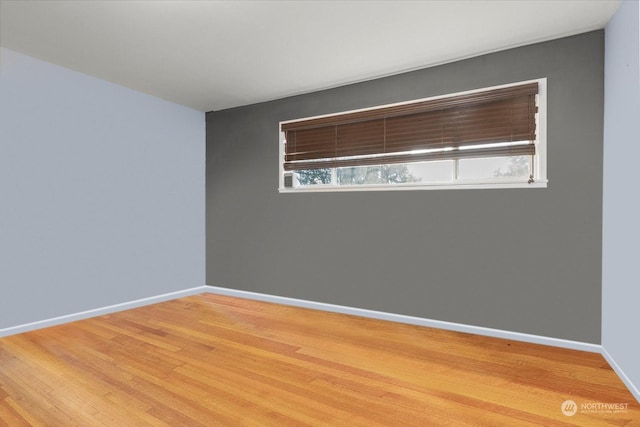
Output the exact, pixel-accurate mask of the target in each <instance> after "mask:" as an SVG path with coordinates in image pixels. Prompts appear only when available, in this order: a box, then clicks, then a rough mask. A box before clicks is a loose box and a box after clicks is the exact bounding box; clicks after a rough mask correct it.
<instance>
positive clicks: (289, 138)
mask: <svg viewBox="0 0 640 427" xmlns="http://www.w3.org/2000/svg"><path fill="white" fill-rule="evenodd" d="M537 93H538V83H527V84H523V85H518V86H511V87H506V88H500V89H493V90H487V91H482V92H476V93H471V94H465V95H457V96H451V97H446V98H439V99H432V100H426V101H420V102H415V103H411V104H403V105H394V106H390V107H383V108H376V109H371V110H364V111H356V112H352V113H345V114H337V115H332V116H326V117H319V118H315V119H308V120H300V121H296V122H289V123H284V124H282V131H283V132H284V133H285V139H286V146H285V147H286V148H285V163H284V169H285V170H303V169H319V168H333V167H342V166H360V165H377V164H389V163H407V162H416V161H424V160H445V159H461V158H476V157H496V156H520V155H533V154H535V145H534V142H535V139H536V120H535V117H536V113H537V106H536V94H537ZM519 141H528V143H526V144H519V145H508V146H499V147H496V146H494V145H490V144H495V143H508V142H519Z"/></svg>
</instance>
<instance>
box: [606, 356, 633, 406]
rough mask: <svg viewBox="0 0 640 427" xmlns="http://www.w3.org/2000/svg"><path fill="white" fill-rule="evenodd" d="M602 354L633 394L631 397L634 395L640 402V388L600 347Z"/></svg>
mask: <svg viewBox="0 0 640 427" xmlns="http://www.w3.org/2000/svg"><path fill="white" fill-rule="evenodd" d="M602 356H603V357H604V358H605V359H606V361H607V362H608V363H609V365H610V366H611V367H612V368H613V370H614V371H615V372H616V374H618V377H620V379H621V380H622V382H623V383H624V385H626V386H627V388H628V389H629V391H630V392H631V394H633V397H635V398H636V400H637V401H638V403H640V390H638V387H636V386H635V384H633V383H632V382H631V380H630V379H629V377H628V376H627V374H625V373H624V371H623V370H622V368H621V367H620V366H619V365H618V364H617V363H616V361H615V360H614V359H613V357H612V356H611V355H610V354H609V352H608V351H607V350H606V349H605V348H604V347H602Z"/></svg>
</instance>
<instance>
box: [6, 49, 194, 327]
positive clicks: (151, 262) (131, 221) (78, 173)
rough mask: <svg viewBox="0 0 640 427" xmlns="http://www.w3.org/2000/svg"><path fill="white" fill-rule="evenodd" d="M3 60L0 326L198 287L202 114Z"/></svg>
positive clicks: (35, 64)
mask: <svg viewBox="0 0 640 427" xmlns="http://www.w3.org/2000/svg"><path fill="white" fill-rule="evenodd" d="M0 55H1V62H0V332H1V330H2V329H5V328H11V327H16V326H21V325H24V324H27V323H31V322H36V321H42V320H47V319H51V318H54V317H57V316H64V315H71V314H74V313H78V312H82V311H85V310H91V309H99V308H103V307H106V306H109V305H114V304H120V303H126V302H130V301H133V300H138V299H143V298H148V297H154V296H158V295H161V294H165V293H169V292H174V291H179V290H183V289H188V288H193V287H196V286H202V285H204V282H205V256H204V253H205V231H204V224H205V218H204V207H205V201H204V200H205V191H204V183H205V117H204V113H202V112H199V111H195V110H191V109H189V108H185V107H182V106H179V105H176V104H172V103H170V102H167V101H163V100H160V99H158V98H154V97H151V96H148V95H144V94H141V93H139V92H135V91H133V90H130V89H126V88H124V87H121V86H118V85H115V84H112V83H108V82H105V81H103V80H99V79H96V78H94V77H90V76H87V75H84V74H80V73H77V72H74V71H71V70H68V69H65V68H62V67H58V66H55V65H53V64H50V63H47V62H44V61H40V60H38V59H35V58H31V57H29V56H26V55H22V54H20V53H18V52H14V51H11V50H8V49H4V48H0ZM0 335H1V334H0Z"/></svg>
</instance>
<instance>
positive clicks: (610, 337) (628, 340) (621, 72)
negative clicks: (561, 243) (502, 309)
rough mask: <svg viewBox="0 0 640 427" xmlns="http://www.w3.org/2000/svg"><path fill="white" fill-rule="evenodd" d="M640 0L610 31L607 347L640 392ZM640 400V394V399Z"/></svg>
mask: <svg viewBox="0 0 640 427" xmlns="http://www.w3.org/2000/svg"><path fill="white" fill-rule="evenodd" d="M639 16H640V11H638V2H637V1H623V2H622V3H621V4H620V8H619V9H618V12H617V13H616V14H615V15H614V17H613V18H612V19H611V21H610V22H609V24H608V25H607V27H606V29H605V34H606V43H605V47H606V50H605V52H606V54H605V89H606V92H605V93H606V95H605V104H604V107H605V115H604V217H603V253H602V259H603V263H602V345H603V347H604V348H605V349H606V351H607V352H609V354H611V356H612V357H613V358H614V360H615V361H616V363H617V364H618V365H619V366H620V367H621V368H622V370H623V371H624V373H625V374H626V375H627V377H628V378H629V379H630V380H631V381H632V382H633V384H635V389H636V390H635V392H636V397H638V396H640V392H639V391H638V390H640V340H639V339H638V335H639V332H638V329H640V278H639V277H638V254H639V253H640V251H639V250H638V242H640V226H639V225H638V218H640V202H639V200H638V194H640V191H639V190H638V182H637V181H638V177H637V169H638V161H639V159H640V146H638V142H640V139H639V138H638V132H637V127H638V120H640V72H639V68H640V67H639V64H638V61H639V60H640V59H639V54H638V53H639V51H640V46H639V41H638V39H639V37H640V34H639V30H638V27H639V24H638V21H639V20H640V18H639ZM639 398H640V397H639Z"/></svg>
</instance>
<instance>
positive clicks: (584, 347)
mask: <svg viewBox="0 0 640 427" xmlns="http://www.w3.org/2000/svg"><path fill="white" fill-rule="evenodd" d="M207 289H208V292H210V293H213V294H220V295H228V296H233V297H239V298H247V299H253V300H258V301H265V302H273V303H277V304H284V305H291V306H295V307H304V308H312V309H315V310H324V311H331V312H335V313H343V314H351V315H354V316H362V317H370V318H373V319H381V320H388V321H391V322H399V323H409V324H412V325H419V326H427V327H430V328H438V329H446V330H449V331H456V332H466V333H468V334H477V335H484V336H489V337H496V338H504V339H508V340H514V341H523V342H528V343H533V344H542V345H550V346H554V347H562V348H570V349H573V350H581V351H588V352H591V353H600V352H601V351H602V346H601V345H599V344H591V343H585V342H580V341H570V340H563V339H559V338H551V337H545V336H541V335H531V334H523V333H520V332H512V331H505V330H501V329H493V328H485V327H482V326H472V325H465V324H463V323H453V322H445V321H442V320H432V319H426V318H422V317H414V316H405V315H403V314H393V313H387V312H384V311H375V310H367V309H364V308H354V307H347V306H343V305H335V304H326V303H322V302H315V301H308V300H302V299H296V298H288V297H280V296H275V295H269V294H261V293H257V292H250V291H240V290H237V289H228V288H220V287H217V286H207Z"/></svg>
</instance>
